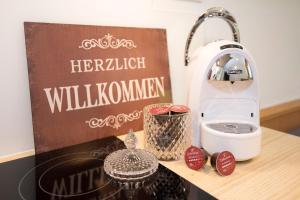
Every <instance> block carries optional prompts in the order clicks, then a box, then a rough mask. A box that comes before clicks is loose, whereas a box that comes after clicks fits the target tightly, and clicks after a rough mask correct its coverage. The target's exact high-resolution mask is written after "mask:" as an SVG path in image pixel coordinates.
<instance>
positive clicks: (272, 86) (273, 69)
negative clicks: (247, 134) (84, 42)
mask: <svg viewBox="0 0 300 200" xmlns="http://www.w3.org/2000/svg"><path fill="white" fill-rule="evenodd" d="M212 6H223V7H225V8H227V9H228V10H229V11H231V12H232V13H233V15H234V16H235V17H236V19H237V21H238V23H239V27H240V32H241V39H242V43H243V44H244V45H246V46H247V47H248V50H250V52H252V54H253V57H254V58H255V60H256V62H257V65H258V71H259V75H260V89H261V91H260V93H261V105H262V107H267V106H271V105H274V104H278V103H281V102H285V101H289V100H293V99H297V98H300V78H299V75H300V66H299V58H300V55H299V53H300V50H299V47H300V37H299V36H300V12H299V11H298V9H299V8H300V2H299V1H297V0H290V1H279V0H273V1H271V0H249V1H236V0H219V1H217V0H202V2H201V3H199V2H196V1H187V0H186V1H185V0H89V1H87V0H51V1H49V0H48V1H46V0H26V1H23V0H19V1H18V0H6V1H4V0H0V36H1V37H0V47H1V48H0V63H1V64H0V69H1V73H0V88H1V90H0V94H1V98H0V123H1V126H0V156H3V155H7V154H12V153H15V152H19V151H25V150H28V149H32V148H33V133H32V125H31V108H30V95H29V87H28V75H27V64H26V54H25V42H24V32H23V22H24V21H35V22H56V23H71V24H92V25H116V26H134V27H161V28H166V29H167V36H168V48H169V62H170V68H171V69H170V70H171V78H172V84H173V97H174V100H175V102H176V103H182V102H184V95H183V91H184V88H183V84H182V82H183V80H184V77H183V75H182V74H183V71H184V67H183V51H184V45H185V40H186V37H187V34H188V32H189V30H190V28H191V27H192V25H193V23H194V22H195V20H196V19H197V17H198V16H199V15H200V14H201V13H202V12H203V11H204V10H206V9H207V8H210V7H212ZM212 24H214V26H213V25H212ZM216 25H219V26H216ZM203 27H204V28H205V31H204V29H203V28H201V30H199V32H198V33H197V36H199V37H198V39H196V40H195V41H194V42H193V43H194V44H193V46H196V45H197V44H198V45H199V44H200V43H203V42H207V41H210V40H211V39H217V38H220V37H224V38H225V37H227V38H230V31H229V28H228V27H227V26H225V23H224V22H221V21H214V22H213V20H212V23H206V24H205V26H203ZM224 30H225V31H224ZM221 33H222V34H221ZM200 35H201V39H199V38H200Z"/></svg>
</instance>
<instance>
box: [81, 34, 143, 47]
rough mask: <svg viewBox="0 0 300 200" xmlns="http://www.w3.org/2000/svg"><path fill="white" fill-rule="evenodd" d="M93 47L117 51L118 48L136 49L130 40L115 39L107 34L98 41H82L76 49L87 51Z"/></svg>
mask: <svg viewBox="0 0 300 200" xmlns="http://www.w3.org/2000/svg"><path fill="white" fill-rule="evenodd" d="M95 47H98V48H101V49H108V48H112V49H118V48H120V47H124V48H127V49H132V48H136V47H137V46H136V45H135V44H134V42H133V41H132V40H127V39H117V38H115V37H114V36H112V35H111V34H109V33H108V34H106V35H105V36H103V37H102V38H99V39H84V40H82V42H81V45H80V46H79V47H78V48H80V49H85V50H89V49H92V48H95Z"/></svg>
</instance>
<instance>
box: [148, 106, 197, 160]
mask: <svg viewBox="0 0 300 200" xmlns="http://www.w3.org/2000/svg"><path fill="white" fill-rule="evenodd" d="M164 105H171V104H152V105H149V106H146V107H145V108H144V132H145V134H144V135H145V136H144V137H145V138H144V139H145V148H146V149H147V150H148V151H150V152H151V153H153V154H154V155H155V156H156V157H157V158H158V159H160V160H178V159H180V158H182V156H183V154H184V151H185V150H186V149H187V148H188V147H189V146H190V145H191V132H192V129H191V113H190V111H189V112H187V113H178V114H173V115H168V114H165V115H152V114H150V113H149V110H150V109H152V108H155V107H161V106H164Z"/></svg>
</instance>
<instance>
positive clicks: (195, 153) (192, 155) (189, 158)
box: [184, 146, 208, 170]
mask: <svg viewBox="0 0 300 200" xmlns="http://www.w3.org/2000/svg"><path fill="white" fill-rule="evenodd" d="M184 159H185V163H186V165H187V166H188V167H189V168H191V169H193V170H198V169H201V168H202V167H203V166H204V165H205V163H206V162H207V159H208V157H207V154H206V153H205V151H204V150H203V149H200V148H198V147H194V146H191V147H189V148H188V149H187V150H186V151H185V155H184Z"/></svg>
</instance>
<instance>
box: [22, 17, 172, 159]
mask: <svg viewBox="0 0 300 200" xmlns="http://www.w3.org/2000/svg"><path fill="white" fill-rule="evenodd" d="M24 27H25V37H26V50H27V61H28V72H29V84H30V94H31V107H32V117H33V119H32V120H33V129H34V139H35V147H36V153H41V152H45V151H49V150H53V149H58V148H62V147H65V146H69V145H73V144H78V143H82V142H86V141H90V140H94V139H98V138H103V137H107V136H110V135H118V134H124V133H127V132H128V130H129V129H133V130H135V131H136V130H142V128H143V113H142V110H143V107H144V106H146V105H148V104H152V103H160V102H171V101H172V99H171V98H172V97H171V83H170V75H169V65H168V53H167V44H166V33H165V30H162V29H147V28H125V27H105V26H86V25H65V24H48V23H32V22H25V23H24Z"/></svg>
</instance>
